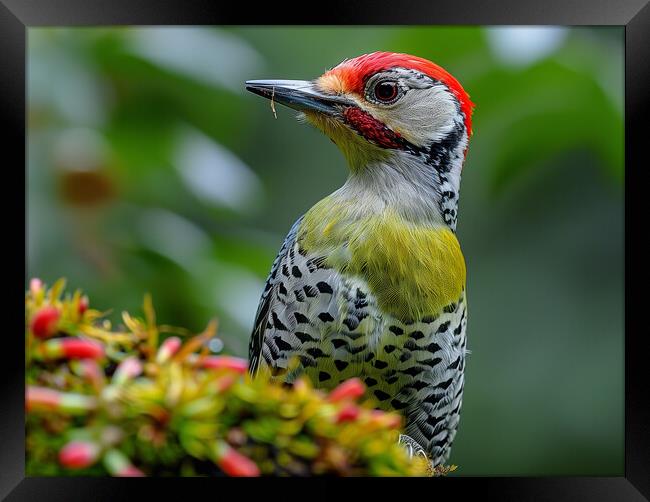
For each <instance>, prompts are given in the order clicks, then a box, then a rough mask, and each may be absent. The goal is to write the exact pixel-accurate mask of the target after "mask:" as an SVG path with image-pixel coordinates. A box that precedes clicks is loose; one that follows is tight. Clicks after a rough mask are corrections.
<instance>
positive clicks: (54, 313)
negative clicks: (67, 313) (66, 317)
mask: <svg viewBox="0 0 650 502" xmlns="http://www.w3.org/2000/svg"><path fill="white" fill-rule="evenodd" d="M59 317H61V313H60V312H59V310H58V309H56V308H54V307H43V308H42V309H41V310H39V311H38V312H36V314H35V315H34V318H33V319H32V326H31V328H32V333H34V336H35V337H37V338H48V337H50V336H52V335H54V334H55V333H56V332H57V323H58V321H59Z"/></svg>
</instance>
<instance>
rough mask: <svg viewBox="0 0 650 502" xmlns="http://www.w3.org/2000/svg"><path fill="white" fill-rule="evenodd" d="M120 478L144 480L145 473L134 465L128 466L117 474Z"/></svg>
mask: <svg viewBox="0 0 650 502" xmlns="http://www.w3.org/2000/svg"><path fill="white" fill-rule="evenodd" d="M115 475H116V476H117V477H118V478H143V477H145V476H144V472H142V471H141V470H140V469H138V468H137V467H136V466H134V465H127V466H126V467H125V468H124V469H122V470H121V471H118V472H117V473H116V474H115Z"/></svg>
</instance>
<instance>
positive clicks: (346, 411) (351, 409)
mask: <svg viewBox="0 0 650 502" xmlns="http://www.w3.org/2000/svg"><path fill="white" fill-rule="evenodd" d="M358 417H359V407H358V406H356V405H354V404H348V405H346V406H344V407H343V408H342V409H341V410H340V411H339V413H338V415H337V416H336V422H337V423H341V422H354V421H355V420H356V419H357V418H358Z"/></svg>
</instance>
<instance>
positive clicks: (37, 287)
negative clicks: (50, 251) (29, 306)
mask: <svg viewBox="0 0 650 502" xmlns="http://www.w3.org/2000/svg"><path fill="white" fill-rule="evenodd" d="M41 289H43V281H41V280H40V279H38V278H36V277H34V278H33V279H32V280H31V281H29V291H30V293H31V294H32V295H36V294H37V293H39V292H40V291H41Z"/></svg>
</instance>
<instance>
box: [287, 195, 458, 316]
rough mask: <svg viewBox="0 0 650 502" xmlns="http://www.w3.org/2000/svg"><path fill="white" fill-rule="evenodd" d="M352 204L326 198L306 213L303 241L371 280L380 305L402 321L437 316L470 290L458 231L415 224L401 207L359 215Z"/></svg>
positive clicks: (340, 267) (343, 268)
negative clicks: (466, 282)
mask: <svg viewBox="0 0 650 502" xmlns="http://www.w3.org/2000/svg"><path fill="white" fill-rule="evenodd" d="M353 214H355V211H354V208H353V207H351V205H350V204H341V203H336V202H335V201H334V200H332V198H331V197H328V198H326V199H323V200H322V201H320V202H319V203H318V204H316V205H315V206H314V207H313V208H312V209H310V210H309V211H308V212H307V213H306V214H305V218H304V220H303V222H302V225H301V228H300V230H299V234H298V239H299V241H300V244H301V246H302V247H304V248H305V249H306V250H307V251H308V252H310V253H318V254H322V255H324V256H326V257H327V258H326V260H327V264H328V265H329V266H331V267H334V268H335V269H337V270H339V271H340V272H341V273H343V274H345V275H356V276H360V277H362V278H363V279H365V281H366V282H367V283H368V285H369V287H370V289H371V292H372V293H373V294H374V295H375V296H376V298H377V301H378V303H379V306H380V308H381V309H382V310H383V311H384V312H386V313H389V314H391V315H393V316H394V317H396V318H398V319H401V320H414V319H420V318H422V317H425V316H430V315H438V314H439V313H440V312H441V311H442V310H443V308H444V307H445V306H447V305H449V304H450V303H454V302H457V301H458V299H459V298H460V296H461V293H462V291H463V289H464V288H465V277H466V270H465V259H464V257H463V254H462V252H461V249H460V244H459V243H458V239H457V238H456V235H455V234H454V233H453V232H452V231H451V230H450V229H449V228H448V227H446V226H444V225H439V224H429V223H420V224H415V223H412V222H409V221H406V220H405V219H404V218H403V217H402V216H400V215H399V214H398V213H397V212H396V211H393V210H391V209H386V210H384V211H383V212H380V213H374V214H369V215H366V216H361V217H359V216H355V217H351V215H353Z"/></svg>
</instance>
